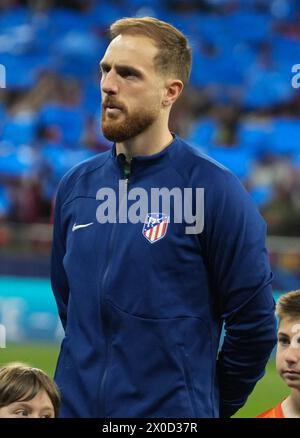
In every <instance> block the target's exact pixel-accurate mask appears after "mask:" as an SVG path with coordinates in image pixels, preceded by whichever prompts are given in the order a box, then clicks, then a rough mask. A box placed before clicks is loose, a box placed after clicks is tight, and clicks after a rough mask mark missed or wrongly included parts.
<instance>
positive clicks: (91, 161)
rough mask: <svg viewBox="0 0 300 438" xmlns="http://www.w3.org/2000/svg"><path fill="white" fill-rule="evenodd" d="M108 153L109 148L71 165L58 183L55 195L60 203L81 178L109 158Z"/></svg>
mask: <svg viewBox="0 0 300 438" xmlns="http://www.w3.org/2000/svg"><path fill="white" fill-rule="evenodd" d="M110 154H111V151H110V150H109V151H106V152H103V153H101V154H98V155H95V156H94V157H91V158H88V159H87V160H85V161H82V162H81V163H79V164H77V165H76V166H74V167H72V168H71V169H70V170H69V171H68V172H67V173H66V174H65V175H64V176H63V177H62V179H61V181H60V183H59V185H58V189H57V197H59V198H60V200H61V203H64V202H65V201H67V199H68V198H69V196H70V194H71V193H72V191H73V189H74V187H75V186H76V184H77V183H78V182H79V181H80V180H81V179H82V178H84V177H85V176H86V175H88V174H91V173H93V172H96V171H97V170H98V169H99V168H100V167H102V166H103V165H104V164H105V163H106V162H107V160H108V159H109V158H110Z"/></svg>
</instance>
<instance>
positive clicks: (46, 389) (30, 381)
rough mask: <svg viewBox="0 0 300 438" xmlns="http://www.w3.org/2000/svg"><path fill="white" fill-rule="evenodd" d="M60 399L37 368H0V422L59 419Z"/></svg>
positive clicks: (19, 365) (15, 366) (52, 384)
mask: <svg viewBox="0 0 300 438" xmlns="http://www.w3.org/2000/svg"><path fill="white" fill-rule="evenodd" d="M59 406H60V395H59V392H58V389H57V386H56V385H55V383H54V382H53V381H52V380H51V379H50V377H49V376H47V374H46V373H44V372H43V371H42V370H40V369H38V368H32V367H29V366H27V365H24V364H10V365H7V366H4V367H3V368H0V418H56V417H58V414H59Z"/></svg>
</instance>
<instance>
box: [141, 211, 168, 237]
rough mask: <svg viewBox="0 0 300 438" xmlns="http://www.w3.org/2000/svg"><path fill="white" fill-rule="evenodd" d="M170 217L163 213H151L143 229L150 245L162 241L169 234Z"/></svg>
mask: <svg viewBox="0 0 300 438" xmlns="http://www.w3.org/2000/svg"><path fill="white" fill-rule="evenodd" d="M168 222H169V216H167V215H165V214H162V213H149V214H148V215H147V218H146V220H145V224H144V227H143V236H144V237H146V239H147V240H148V241H149V242H150V243H154V242H157V241H158V240H160V239H162V238H163V237H164V236H165V235H166V232H167V228H168Z"/></svg>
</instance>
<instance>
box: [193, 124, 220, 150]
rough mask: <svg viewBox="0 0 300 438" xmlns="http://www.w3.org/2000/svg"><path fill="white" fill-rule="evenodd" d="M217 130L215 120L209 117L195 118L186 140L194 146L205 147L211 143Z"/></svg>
mask: <svg viewBox="0 0 300 438" xmlns="http://www.w3.org/2000/svg"><path fill="white" fill-rule="evenodd" d="M217 130H218V127H217V123H216V121H215V120H213V119H209V118H203V119H200V120H197V121H195V122H194V123H193V125H192V129H191V131H190V133H189V135H188V137H187V141H189V142H190V143H192V144H193V145H194V146H195V147H202V148H206V147H208V146H209V145H212V144H213V141H214V138H215V136H216V134H217Z"/></svg>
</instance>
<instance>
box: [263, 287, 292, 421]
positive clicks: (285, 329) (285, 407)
mask: <svg viewBox="0 0 300 438" xmlns="http://www.w3.org/2000/svg"><path fill="white" fill-rule="evenodd" d="M276 313H277V315H278V318H279V326H278V341H277V353H276V368H277V371H278V373H279V375H280V376H281V377H282V379H283V380H284V381H285V383H286V384H287V386H288V387H289V388H291V393H290V395H289V396H288V397H287V398H285V399H284V400H283V401H282V402H280V403H278V405H276V406H275V407H274V408H272V409H269V410H267V411H266V412H263V413H262V414H260V415H258V418H300V289H299V290H296V291H293V292H289V293H287V294H285V295H283V296H282V297H281V298H280V299H279V301H278V303H277V306H276Z"/></svg>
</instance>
